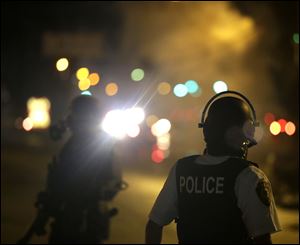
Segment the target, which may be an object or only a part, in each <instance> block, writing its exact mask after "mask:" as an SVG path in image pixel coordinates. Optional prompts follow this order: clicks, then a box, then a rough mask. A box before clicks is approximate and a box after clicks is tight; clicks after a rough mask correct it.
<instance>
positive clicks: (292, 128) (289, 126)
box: [285, 122, 296, 136]
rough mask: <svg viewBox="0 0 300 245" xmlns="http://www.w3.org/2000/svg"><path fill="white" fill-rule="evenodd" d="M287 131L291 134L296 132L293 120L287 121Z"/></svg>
mask: <svg viewBox="0 0 300 245" xmlns="http://www.w3.org/2000/svg"><path fill="white" fill-rule="evenodd" d="M285 132H286V134H287V135H289V136H291V135H293V134H294V133H295V132H296V125H295V124H294V123H293V122H287V123H286V125H285Z"/></svg>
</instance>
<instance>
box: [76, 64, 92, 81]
mask: <svg viewBox="0 0 300 245" xmlns="http://www.w3.org/2000/svg"><path fill="white" fill-rule="evenodd" d="M89 74H90V72H89V69H88V68H86V67H82V68H80V69H78V70H77V72H76V77H77V79H78V80H84V79H86V78H87V77H88V76H89Z"/></svg>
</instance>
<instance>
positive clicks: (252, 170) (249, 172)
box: [240, 161, 269, 182]
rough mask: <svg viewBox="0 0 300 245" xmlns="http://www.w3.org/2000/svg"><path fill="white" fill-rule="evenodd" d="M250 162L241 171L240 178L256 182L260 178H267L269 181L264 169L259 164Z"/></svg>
mask: <svg viewBox="0 0 300 245" xmlns="http://www.w3.org/2000/svg"><path fill="white" fill-rule="evenodd" d="M247 162H248V166H247V167H246V168H245V169H244V170H243V171H242V172H241V173H240V178H241V179H242V180H244V181H251V182H253V181H254V182H256V181H259V180H265V181H267V182H269V180H268V177H267V176H266V174H265V173H264V171H263V170H262V169H260V168H259V167H258V165H257V164H255V165H254V164H252V162H249V161H247Z"/></svg>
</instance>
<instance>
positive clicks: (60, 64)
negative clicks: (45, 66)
mask: <svg viewBox="0 0 300 245" xmlns="http://www.w3.org/2000/svg"><path fill="white" fill-rule="evenodd" d="M68 66H69V61H68V60H67V59H66V58H61V59H59V60H58V61H57V62H56V69H57V70H58V71H65V70H66V69H67V68H68Z"/></svg>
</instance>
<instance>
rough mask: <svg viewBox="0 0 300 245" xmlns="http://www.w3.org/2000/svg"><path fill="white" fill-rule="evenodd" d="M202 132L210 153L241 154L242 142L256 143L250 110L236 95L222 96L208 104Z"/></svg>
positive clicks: (249, 144)
mask: <svg viewBox="0 0 300 245" xmlns="http://www.w3.org/2000/svg"><path fill="white" fill-rule="evenodd" d="M203 133H204V139H205V142H206V144H207V151H208V153H209V154H211V155H242V149H243V146H244V144H248V146H249V147H250V146H252V145H254V144H256V142H255V140H254V126H253V118H252V116H251V110H250V108H249V106H248V105H247V104H246V103H245V102H244V101H243V100H241V99H239V98H236V97H222V98H219V99H217V100H215V101H214V102H213V103H212V104H211V105H210V107H209V111H208V114H207V118H206V120H205V122H204V126H203Z"/></svg>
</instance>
